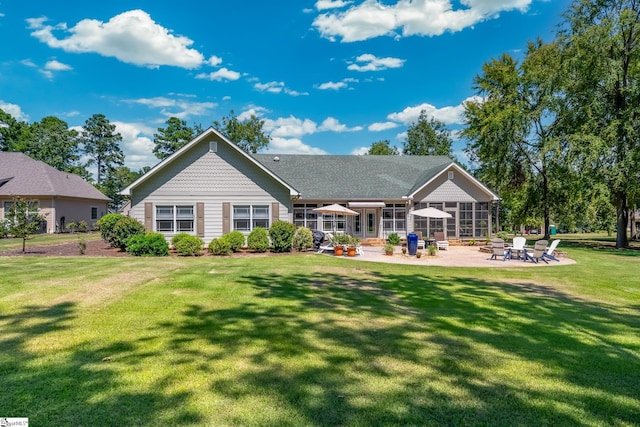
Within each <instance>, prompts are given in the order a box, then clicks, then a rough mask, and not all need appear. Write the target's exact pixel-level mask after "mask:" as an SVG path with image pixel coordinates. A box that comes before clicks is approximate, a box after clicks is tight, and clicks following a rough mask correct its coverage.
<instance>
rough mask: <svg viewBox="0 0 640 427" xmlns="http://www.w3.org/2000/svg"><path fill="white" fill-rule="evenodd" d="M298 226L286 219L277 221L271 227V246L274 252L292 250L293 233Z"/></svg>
mask: <svg viewBox="0 0 640 427" xmlns="http://www.w3.org/2000/svg"><path fill="white" fill-rule="evenodd" d="M295 232H296V226H295V225H293V224H291V223H290V222H286V221H280V220H278V221H275V222H274V223H273V224H271V228H269V237H271V248H272V250H273V251H274V252H291V245H292V243H293V234H294V233H295Z"/></svg>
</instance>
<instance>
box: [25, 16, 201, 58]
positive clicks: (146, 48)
mask: <svg viewBox="0 0 640 427" xmlns="http://www.w3.org/2000/svg"><path fill="white" fill-rule="evenodd" d="M46 21H47V18H46V17H40V18H30V19H27V23H28V25H29V29H32V30H33V32H32V33H31V35H32V36H33V37H35V38H37V39H38V40H40V41H41V42H44V43H46V44H47V45H48V46H49V47H51V48H57V49H63V50H64V51H65V52H73V53H89V52H93V53H98V54H100V55H102V56H106V57H114V58H117V59H118V60H120V61H122V62H126V63H129V64H135V65H140V66H147V67H153V68H155V67H159V66H161V65H170V66H175V67H181V68H187V69H193V68H198V67H199V66H201V65H202V64H203V63H204V56H203V55H202V54H201V53H200V52H198V51H197V50H195V49H191V48H189V46H191V45H192V44H193V41H192V40H191V39H189V38H187V37H185V36H178V35H174V34H172V32H171V31H170V30H168V29H166V28H164V27H162V26H161V25H159V24H157V23H156V22H155V21H154V20H153V19H151V16H150V15H149V14H148V13H147V12H145V11H142V10H130V11H127V12H124V13H121V14H119V15H116V16H114V17H112V18H111V19H110V20H109V21H107V22H102V21H98V20H96V19H83V20H82V21H80V22H78V23H77V24H76V25H75V26H73V27H71V28H67V25H66V24H65V23H62V24H58V25H56V26H51V25H46ZM56 31H61V32H63V33H65V34H66V35H67V37H66V38H65V37H63V38H57V37H56V35H54V32H56Z"/></svg>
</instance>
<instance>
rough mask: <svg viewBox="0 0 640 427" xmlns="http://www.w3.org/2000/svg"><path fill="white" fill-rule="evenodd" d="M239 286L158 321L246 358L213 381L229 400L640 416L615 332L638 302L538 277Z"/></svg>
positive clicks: (627, 420) (455, 415)
mask: <svg viewBox="0 0 640 427" xmlns="http://www.w3.org/2000/svg"><path fill="white" fill-rule="evenodd" d="M240 282H241V283H243V284H247V285H250V286H252V287H253V288H254V289H255V291H256V295H255V296H256V297H257V298H259V299H260V301H259V302H243V303H240V304H238V305H236V306H234V307H231V308H226V309H213V310H207V309H205V308H203V306H201V305H192V306H190V307H189V308H188V310H186V311H185V312H184V313H183V316H182V318H181V319H176V322H175V323H174V324H164V325H163V327H166V328H172V332H171V333H172V335H173V336H174V337H175V338H174V344H175V346H174V350H175V351H180V347H181V343H182V342H186V341H190V340H195V339H198V340H206V341H207V342H208V343H209V344H210V345H212V346H215V347H216V348H219V349H221V350H220V351H219V352H218V353H217V355H216V358H218V359H219V360H242V365H245V364H246V366H249V368H246V369H238V370H237V372H236V373H235V374H234V375H232V376H230V377H226V378H224V379H221V378H217V377H215V376H214V377H212V380H211V388H212V391H214V392H215V393H219V394H222V395H224V396H227V397H228V398H230V399H233V401H242V400H243V399H249V398H251V397H255V396H272V397H273V399H274V400H275V401H278V402H282V405H284V406H285V407H286V408H288V410H290V411H293V412H294V413H296V414H297V415H298V416H299V417H300V419H301V420H303V423H304V424H316V425H333V424H357V425H381V424H410V425H478V424H479V425H580V424H604V425H619V424H633V423H636V422H637V420H638V418H637V416H638V410H639V408H640V391H639V390H640V389H639V388H638V384H640V360H639V356H638V355H639V351H640V349H639V348H638V347H637V342H636V343H634V344H628V345H625V344H624V343H622V342H619V341H617V340H616V337H619V336H620V334H622V335H625V336H629V335H631V336H634V333H635V334H637V333H638V332H639V331H640V318H639V315H638V313H637V312H635V313H633V314H630V313H628V312H626V313H621V312H618V311H616V309H615V308H614V307H607V306H605V305H602V304H596V303H591V302H588V301H584V300H579V299H576V298H574V297H572V296H570V295H566V294H563V293H561V292H558V291H557V290H555V289H553V288H551V287H543V286H538V285H536V284H532V283H530V284H524V285H520V284H508V283H490V282H486V281H483V280H472V279H468V278H463V279H460V278H451V277H445V276H427V275H419V276H410V275H391V274H389V275H387V274H369V275H363V276H362V277H355V278H353V277H347V276H345V275H341V274H323V275H297V274H291V275H288V274H277V275H245V276H243V277H242V278H241V280H240ZM504 365H509V366H511V365H513V367H512V368H510V370H507V371H506V372H505V371H503V370H502V369H501V368H502V367H503V366H504ZM532 366H537V367H538V369H539V370H540V372H539V373H538V374H534V375H533V379H532V377H531V375H532V373H531V372H520V371H518V370H519V369H531V367H532ZM532 381H533V383H534V384H530V382H532ZM231 422H232V423H238V424H242V423H243V419H241V418H239V419H232V420H231ZM244 422H246V420H244ZM276 423H278V424H280V423H285V420H277V422H276Z"/></svg>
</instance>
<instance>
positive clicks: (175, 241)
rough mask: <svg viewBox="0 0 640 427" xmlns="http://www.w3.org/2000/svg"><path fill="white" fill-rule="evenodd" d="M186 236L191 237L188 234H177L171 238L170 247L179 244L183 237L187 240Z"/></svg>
mask: <svg viewBox="0 0 640 427" xmlns="http://www.w3.org/2000/svg"><path fill="white" fill-rule="evenodd" d="M188 236H191V234H189V233H178V234H176V235H174V236H173V237H172V238H171V246H173V247H174V248H175V247H176V245H177V244H178V243H179V242H180V240H182V239H184V238H185V237H187V238H188Z"/></svg>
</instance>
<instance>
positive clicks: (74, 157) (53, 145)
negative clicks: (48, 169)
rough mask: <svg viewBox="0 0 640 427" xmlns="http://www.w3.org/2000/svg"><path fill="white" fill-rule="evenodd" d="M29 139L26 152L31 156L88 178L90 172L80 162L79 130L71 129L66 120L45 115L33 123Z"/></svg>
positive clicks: (64, 170) (59, 168)
mask: <svg viewBox="0 0 640 427" xmlns="http://www.w3.org/2000/svg"><path fill="white" fill-rule="evenodd" d="M29 139H30V140H29V143H28V145H27V147H26V150H25V153H26V154H28V155H29V156H30V157H32V158H34V159H36V160H41V161H43V162H45V163H47V164H49V165H51V166H53V167H54V168H56V169H58V170H60V171H63V172H71V173H77V174H79V175H81V176H83V177H84V178H88V176H89V174H88V173H87V171H86V169H85V168H84V166H82V165H81V164H80V148H79V142H80V139H79V134H78V131H76V130H74V129H69V125H67V123H66V122H65V121H63V120H61V119H59V118H57V117H54V116H48V117H45V118H43V119H42V120H41V121H40V122H35V123H33V124H32V125H31V132H30V134H29Z"/></svg>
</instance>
